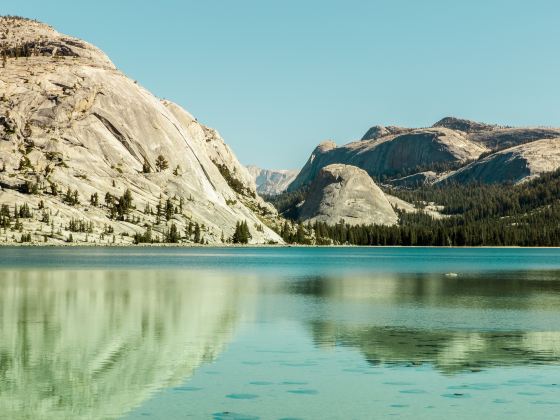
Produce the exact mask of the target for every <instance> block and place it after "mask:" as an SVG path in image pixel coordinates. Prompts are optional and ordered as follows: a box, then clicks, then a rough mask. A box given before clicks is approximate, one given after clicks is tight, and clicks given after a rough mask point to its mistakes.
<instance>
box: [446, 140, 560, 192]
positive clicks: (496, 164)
mask: <svg viewBox="0 0 560 420" xmlns="http://www.w3.org/2000/svg"><path fill="white" fill-rule="evenodd" d="M558 168H560V138H555V139H543V140H537V141H534V142H531V143H526V144H522V145H519V146H515V147H511V148H509V149H505V150H501V151H499V152H496V153H493V154H491V155H489V156H486V157H484V158H482V159H480V160H478V161H476V162H473V163H471V164H469V165H467V166H465V167H463V168H461V169H459V170H457V171H455V172H452V173H451V174H449V175H448V176H446V177H444V178H442V179H441V180H439V181H438V182H456V183H468V182H481V183H486V184H492V183H505V182H507V183H510V182H511V183H519V182H522V181H526V180H529V179H531V178H534V177H536V176H538V175H540V174H542V173H544V172H552V171H554V170H556V169H558Z"/></svg>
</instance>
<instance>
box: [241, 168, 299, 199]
mask: <svg viewBox="0 0 560 420" xmlns="http://www.w3.org/2000/svg"><path fill="white" fill-rule="evenodd" d="M247 169H248V171H249V173H250V174H251V176H252V178H253V180H254V182H255V184H256V185H257V192H258V193H259V194H261V195H269V196H270V195H277V194H280V193H282V192H284V191H285V190H286V188H288V185H290V184H291V183H292V181H293V180H294V179H295V177H296V176H297V174H298V173H299V171H298V170H297V169H279V170H275V169H261V168H259V167H257V166H247Z"/></svg>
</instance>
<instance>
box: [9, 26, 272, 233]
mask: <svg viewBox="0 0 560 420" xmlns="http://www.w3.org/2000/svg"><path fill="white" fill-rule="evenodd" d="M0 36H1V38H0V42H1V44H0V50H1V54H2V71H1V72H0V171H1V172H0V187H1V188H2V190H1V192H0V204H5V205H7V206H8V207H7V209H9V212H14V211H17V209H18V208H19V209H21V208H22V206H25V205H27V206H28V207H29V210H30V211H29V212H27V210H26V211H24V212H23V213H24V214H22V215H20V216H29V215H28V214H26V213H31V217H21V218H20V219H19V221H20V222H21V223H20V224H18V225H17V226H11V227H12V230H9V229H3V230H2V233H1V234H0V241H3V242H5V241H8V242H9V241H17V240H20V238H21V236H22V234H23V233H31V240H40V241H47V242H53V243H57V242H60V241H68V240H69V237H70V235H72V238H71V239H72V240H74V241H80V242H85V241H87V242H94V243H131V242H132V241H133V239H132V237H133V235H134V234H143V233H145V232H146V231H147V230H148V229H152V230H153V237H154V238H156V239H164V237H165V236H167V235H168V234H169V232H170V230H171V228H172V225H174V226H175V228H176V229H177V231H178V237H179V241H181V242H187V243H189V242H193V241H194V240H195V233H194V228H193V226H198V227H199V228H200V233H199V235H198V237H197V238H196V239H197V240H198V241H199V242H205V243H206V242H207V243H220V242H221V241H222V239H226V238H229V237H230V236H231V235H232V234H233V232H234V230H235V226H236V223H237V222H240V221H247V222H248V225H249V227H250V230H251V234H252V237H253V242H255V243H263V242H269V241H276V242H281V239H280V238H279V237H278V235H276V234H275V233H274V232H273V231H272V230H271V229H269V228H268V227H267V226H266V225H265V224H264V223H263V221H266V220H267V218H269V219H271V220H272V219H274V217H275V210H274V209H273V208H272V207H271V206H270V205H268V204H266V203H265V202H263V201H262V199H260V198H259V197H258V195H257V194H256V187H255V184H254V181H253V179H252V177H251V175H250V174H249V172H248V171H247V169H246V168H245V167H243V166H242V165H241V164H240V163H239V162H238V161H237V159H236V157H235V155H234V154H233V153H232V151H231V150H230V149H229V147H228V146H227V145H226V144H225V143H224V141H223V140H222V138H221V137H220V135H219V133H218V132H216V131H215V130H212V129H210V128H208V127H205V126H204V125H202V124H200V123H199V122H198V121H197V120H196V119H195V118H194V117H193V116H192V115H190V114H189V113H188V112H186V111H185V110H183V109H182V108H181V107H179V106H178V105H176V104H173V103H171V102H168V101H161V100H160V99H158V98H156V97H155V96H154V95H152V94H151V93H150V92H148V91H147V90H146V89H144V88H142V87H141V86H140V85H138V84H137V83H136V82H135V81H133V80H131V79H129V78H128V77H126V76H125V75H124V74H123V73H121V72H120V71H118V70H117V69H116V68H115V66H114V65H113V64H112V62H111V61H110V60H109V58H108V57H107V56H106V55H105V54H104V53H103V52H102V51H100V50H99V49H98V48H96V47H94V46H92V45H90V44H88V43H87V42H84V41H82V40H79V39H76V38H72V37H69V36H66V35H63V34H60V33H58V32H56V31H55V30H54V29H53V28H51V27H49V26H47V25H45V24H42V23H39V22H35V21H30V20H25V19H19V18H9V17H2V18H0ZM127 190H128V191H129V192H130V194H128V195H127V196H126V197H125V193H126V192H127ZM123 197H124V199H123ZM15 206H17V207H15ZM6 211H7V210H6ZM20 213H21V211H20ZM14 227H16V229H14Z"/></svg>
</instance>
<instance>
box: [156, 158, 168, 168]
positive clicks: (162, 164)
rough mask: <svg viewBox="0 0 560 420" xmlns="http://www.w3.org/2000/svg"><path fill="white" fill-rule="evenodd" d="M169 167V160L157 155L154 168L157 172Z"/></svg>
mask: <svg viewBox="0 0 560 420" xmlns="http://www.w3.org/2000/svg"><path fill="white" fill-rule="evenodd" d="M167 168H169V162H168V161H167V159H165V158H164V157H163V156H162V155H159V156H158V157H157V159H156V169H157V171H158V172H162V171H165V170H166V169H167Z"/></svg>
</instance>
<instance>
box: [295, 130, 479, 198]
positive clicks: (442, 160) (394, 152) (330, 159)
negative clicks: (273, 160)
mask: <svg viewBox="0 0 560 420" xmlns="http://www.w3.org/2000/svg"><path fill="white" fill-rule="evenodd" d="M486 151H487V149H486V148H485V147H484V146H482V145H480V144H477V143H474V142H472V141H470V140H468V139H467V138H466V137H465V135H464V133H461V132H456V131H453V130H450V129H447V128H429V129H418V130H413V131H410V132H405V133H404V134H397V135H394V134H389V135H386V136H383V137H379V138H377V139H374V140H362V141H358V142H353V143H349V144H347V145H345V146H341V147H336V145H335V144H334V143H333V142H326V143H322V144H321V145H319V147H317V148H316V149H315V150H314V152H313V153H312V155H311V157H310V158H309V160H308V161H307V163H306V164H305V166H304V167H303V168H302V170H301V171H300V173H299V175H298V176H297V177H296V179H295V180H294V181H293V182H292V184H290V186H289V187H288V190H289V191H294V190H297V189H298V188H300V187H302V186H304V185H306V184H309V183H310V182H311V180H313V179H314V178H315V176H316V175H317V174H318V173H319V170H320V169H321V168H322V167H324V166H326V165H329V164H332V163H342V164H347V165H353V166H357V167H359V168H361V169H364V170H365V171H366V172H367V173H368V174H370V175H371V176H373V177H376V178H385V177H399V176H405V175H409V174H411V173H414V172H415V171H416V170H422V169H431V168H433V167H438V166H441V167H445V166H446V165H450V164H457V163H464V162H467V161H470V160H474V159H476V158H477V157H478V156H480V155H481V154H482V153H484V152H486Z"/></svg>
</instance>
